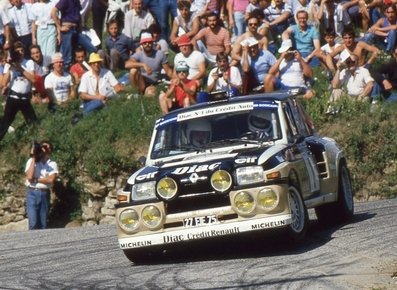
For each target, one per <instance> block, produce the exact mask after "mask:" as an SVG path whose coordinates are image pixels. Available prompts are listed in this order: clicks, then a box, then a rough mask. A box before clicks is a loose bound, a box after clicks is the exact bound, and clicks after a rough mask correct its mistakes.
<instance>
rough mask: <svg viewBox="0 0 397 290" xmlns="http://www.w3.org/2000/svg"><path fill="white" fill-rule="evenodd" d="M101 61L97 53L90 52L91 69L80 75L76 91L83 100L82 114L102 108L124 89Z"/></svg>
mask: <svg viewBox="0 0 397 290" xmlns="http://www.w3.org/2000/svg"><path fill="white" fill-rule="evenodd" d="M102 62H103V59H102V58H101V57H100V56H99V54H97V53H91V54H90V57H89V59H88V64H89V65H90V67H91V69H90V70H89V71H87V72H86V73H84V74H83V76H82V77H81V82H80V86H79V89H78V91H79V93H80V98H81V99H82V100H83V114H84V115H87V114H89V113H91V112H93V111H95V110H99V109H102V108H103V107H104V106H105V104H106V102H107V101H108V100H109V99H110V98H112V97H114V96H115V95H116V94H117V93H119V92H121V91H123V90H124V86H122V85H121V84H119V82H118V81H117V79H116V78H115V77H114V75H113V73H112V72H111V71H109V70H107V69H103V68H102ZM72 122H73V121H72Z"/></svg>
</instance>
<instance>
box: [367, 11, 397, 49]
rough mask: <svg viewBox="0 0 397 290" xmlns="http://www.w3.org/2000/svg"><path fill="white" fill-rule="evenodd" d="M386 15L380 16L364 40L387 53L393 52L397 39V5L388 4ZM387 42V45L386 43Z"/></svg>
mask: <svg viewBox="0 0 397 290" xmlns="http://www.w3.org/2000/svg"><path fill="white" fill-rule="evenodd" d="M384 13H385V17H382V18H380V19H379V20H378V21H377V22H376V23H375V24H374V25H372V26H371V27H370V28H369V30H368V32H367V33H366V34H365V35H364V37H363V39H362V41H364V42H366V43H370V44H374V45H376V46H377V47H380V48H382V49H383V50H385V51H386V52H387V53H392V52H393V51H394V48H395V47H396V39H397V30H396V29H397V7H396V5H387V6H385V8H384ZM385 44H386V45H385Z"/></svg>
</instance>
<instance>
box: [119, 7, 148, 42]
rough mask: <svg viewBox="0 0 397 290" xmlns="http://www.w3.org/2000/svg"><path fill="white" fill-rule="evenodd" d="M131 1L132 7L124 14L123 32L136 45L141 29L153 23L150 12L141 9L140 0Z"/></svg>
mask: <svg viewBox="0 0 397 290" xmlns="http://www.w3.org/2000/svg"><path fill="white" fill-rule="evenodd" d="M131 2H132V5H133V6H132V7H133V9H131V10H130V11H128V12H127V13H126V14H125V18H124V30H123V33H124V34H125V36H127V37H129V38H131V39H132V41H133V43H134V46H135V47H137V46H138V43H139V36H140V34H141V32H142V30H146V29H148V28H149V26H150V25H151V24H153V23H154V18H153V16H152V14H150V13H149V12H147V11H145V10H143V9H142V4H143V2H142V0H131Z"/></svg>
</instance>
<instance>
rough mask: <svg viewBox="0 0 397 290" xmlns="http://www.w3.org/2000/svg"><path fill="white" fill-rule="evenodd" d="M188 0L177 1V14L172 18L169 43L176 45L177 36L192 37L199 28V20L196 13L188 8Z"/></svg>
mask: <svg viewBox="0 0 397 290" xmlns="http://www.w3.org/2000/svg"><path fill="white" fill-rule="evenodd" d="M190 6H191V4H190V2H189V1H188V0H181V1H179V2H178V3H177V7H178V10H179V15H178V16H177V17H175V18H174V21H173V23H172V29H171V35H170V39H171V45H172V46H177V45H178V40H179V37H181V36H182V35H185V34H186V35H187V36H188V37H189V38H193V37H194V36H195V35H196V34H197V33H198V32H199V29H200V20H199V17H198V15H197V14H195V13H192V12H191V10H190Z"/></svg>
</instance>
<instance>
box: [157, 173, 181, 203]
mask: <svg viewBox="0 0 397 290" xmlns="http://www.w3.org/2000/svg"><path fill="white" fill-rule="evenodd" d="M156 190H157V193H158V195H159V196H160V197H161V198H163V199H171V198H173V197H174V196H175V195H176V193H177V191H178V186H177V184H176V182H175V180H173V179H172V178H169V177H164V178H162V179H160V181H159V182H158V183H157V186H156Z"/></svg>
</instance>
